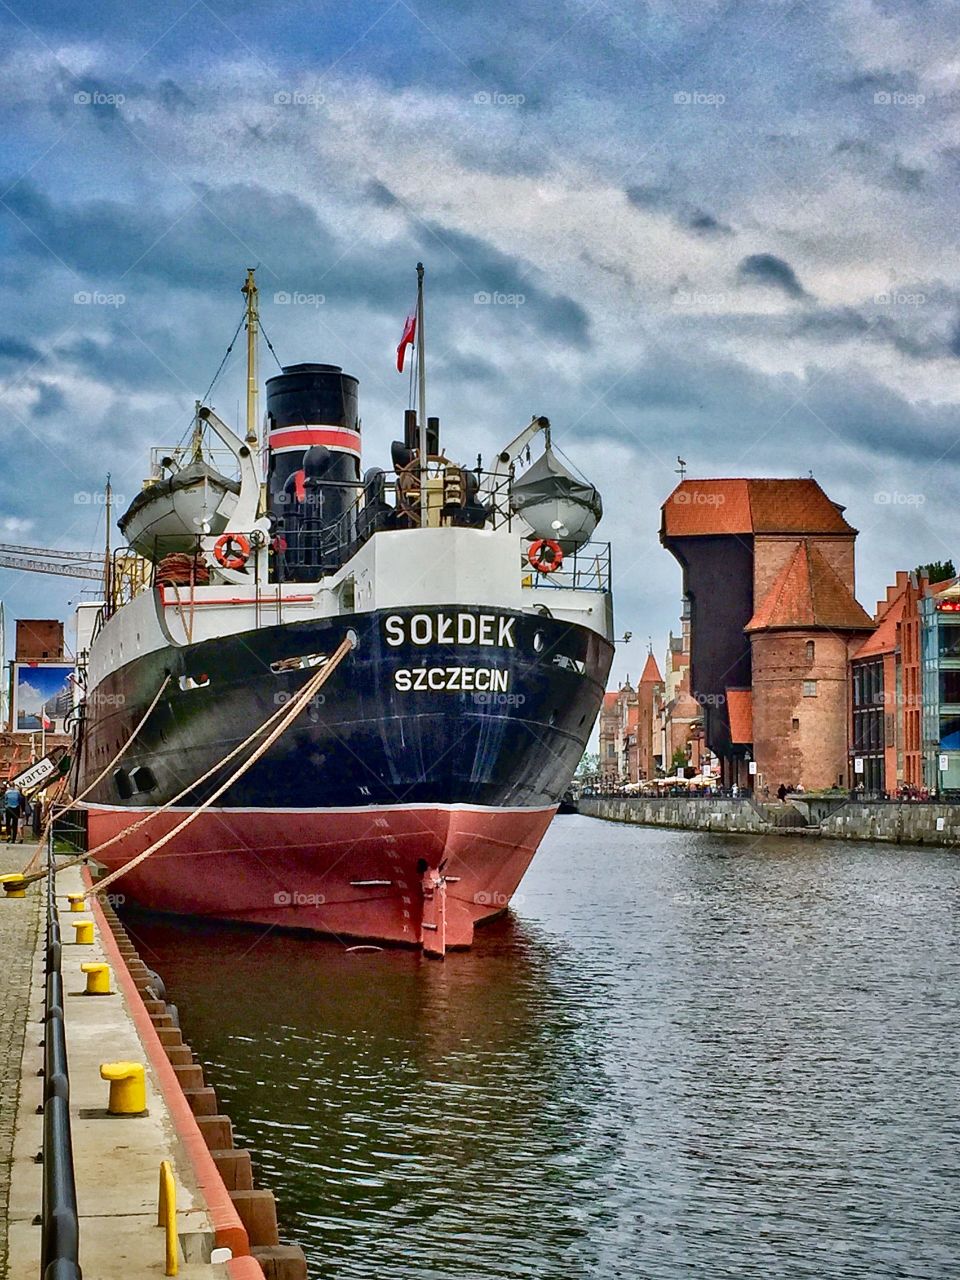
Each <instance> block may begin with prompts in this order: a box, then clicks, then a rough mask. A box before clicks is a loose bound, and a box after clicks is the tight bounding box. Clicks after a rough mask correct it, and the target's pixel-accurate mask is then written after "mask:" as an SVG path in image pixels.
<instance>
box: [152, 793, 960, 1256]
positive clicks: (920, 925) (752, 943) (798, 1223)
mask: <svg viewBox="0 0 960 1280" xmlns="http://www.w3.org/2000/svg"><path fill="white" fill-rule="evenodd" d="M958 887H960V863H958V861H957V860H956V858H955V857H954V856H953V855H951V854H949V853H945V852H933V851H927V852H921V851H910V852H908V851H902V850H896V849H887V848H882V847H876V846H874V847H863V846H852V845H839V844H837V845H829V846H828V845H825V844H822V843H816V844H815V843H813V842H809V841H796V842H794V841H782V840H773V841H770V842H760V843H758V842H755V841H749V840H732V839H722V838H714V837H708V836H698V835H693V834H691V833H675V832H657V831H651V830H641V829H636V828H628V827H622V826H617V825H614V824H606V823H598V822H595V821H591V820H589V819H585V818H576V817H573V818H565V819H560V820H558V821H557V823H556V824H555V825H554V827H553V828H552V829H551V832H550V834H549V836H548V840H547V842H546V844H545V846H544V849H543V850H542V852H541V854H540V855H539V856H538V858H537V860H536V861H535V863H534V867H533V869H532V871H531V873H530V875H529V877H528V879H527V880H526V881H525V882H524V884H523V886H521V890H522V899H521V901H520V902H519V903H518V905H517V912H516V916H515V917H514V918H513V919H512V920H509V919H508V920H505V921H501V922H498V923H496V924H494V925H492V926H490V927H488V928H486V929H485V930H483V931H481V932H480V933H478V946H477V947H476V948H475V949H474V950H473V951H472V952H470V953H466V954H460V955H454V956H452V957H450V958H449V959H448V961H447V962H446V963H445V964H442V965H441V964H437V963H435V962H430V961H423V960H421V959H420V958H419V957H417V956H415V955H412V954H409V953H406V952H398V951H385V952H379V953H361V954H348V953H346V952H345V951H344V950H343V949H342V948H339V947H337V946H336V945H335V944H333V943H329V942H323V941H314V940H309V939H303V938H291V937H288V936H284V935H280V934H278V933H276V932H274V933H271V934H269V935H267V936H266V937H261V935H260V934H259V932H252V933H251V932H249V931H247V930H240V929H238V930H231V929H223V928H219V927H218V928H207V927H204V926H198V925H196V924H193V923H184V922H176V921H160V920H156V919H145V918H142V917H137V918H134V919H132V920H131V922H130V923H131V924H132V929H133V932H134V933H135V934H136V935H137V936H138V937H139V938H140V940H141V942H142V944H143V952H144V954H145V956H150V957H152V959H153V961H154V963H155V964H156V967H157V968H158V969H159V970H160V972H161V973H162V974H163V976H164V978H165V979H166V981H167V984H168V987H169V988H170V991H171V993H172V995H173V998H174V999H176V1000H177V1002H178V1003H179V1005H180V1009H181V1018H182V1022H183V1025H184V1031H185V1034H186V1037H187V1038H188V1039H189V1040H190V1041H191V1043H192V1044H193V1045H194V1048H195V1049H196V1050H197V1051H198V1053H199V1054H200V1055H201V1057H202V1058H203V1060H204V1061H205V1062H206V1063H207V1064H209V1067H210V1070H209V1075H210V1078H211V1080H212V1081H213V1082H214V1083H215V1084H216V1086H217V1090H218V1093H219V1095H220V1098H221V1101H222V1103H223V1106H224V1108H225V1109H226V1110H228V1111H229V1112H230V1114H231V1115H232V1116H233V1119H234V1122H235V1127H236V1130H237V1141H238V1143H243V1144H244V1145H249V1146H250V1148H251V1149H252V1150H253V1152H254V1157H255V1162H256V1164H257V1167H258V1174H259V1177H260V1179H261V1182H262V1184H263V1185H267V1186H270V1187H271V1188H272V1189H273V1190H274V1191H276V1192H277V1195H278V1200H279V1202H280V1212H281V1219H282V1221H283V1223H284V1227H285V1228H286V1230H287V1231H288V1232H289V1234H290V1235H291V1236H292V1237H294V1238H296V1239H297V1240H298V1241H299V1242H300V1243H301V1244H303V1245H304V1247H305V1248H306V1249H307V1251H308V1254H309V1256H310V1258H311V1266H312V1274H314V1275H317V1276H336V1277H343V1278H344V1280H346V1277H351V1278H353V1277H357V1278H365V1277H376V1278H377V1280H383V1278H384V1277H388V1276H392V1275H397V1276H405V1275H407V1274H409V1273H413V1272H414V1271H415V1272H416V1273H417V1274H419V1275H423V1276H425V1277H431V1278H436V1280H447V1278H448V1277H449V1278H450V1280H452V1278H453V1277H455V1276H456V1277H474V1276H476V1277H487V1276H490V1277H494V1276H496V1277H579V1276H598V1277H611V1278H612V1277H620V1276H624V1277H627V1276H629V1277H631V1278H632V1277H636V1276H644V1277H647V1276H649V1277H656V1278H658V1280H659V1278H660V1277H670V1278H671V1280H672V1278H673V1277H680V1276H688V1275H690V1274H702V1275H704V1276H709V1277H713V1276H717V1277H725V1276H730V1277H753V1276H756V1277H767V1276H789V1277H793V1276H796V1277H801V1276H828V1277H833V1276H836V1277H848V1276H849V1277H858V1278H859V1277H863V1276H868V1275H869V1276H889V1277H894V1276H917V1277H934V1276H936V1277H940V1276H943V1277H946V1276H952V1275H954V1274H955V1273H956V1267H955V1265H954V1262H953V1257H952V1255H953V1253H954V1252H955V1250H954V1248H953V1241H952V1237H953V1236H955V1235H956V1232H957V1229H958V1228H960V1213H958V1209H960V1187H958V1169H957V1162H956V1159H955V1157H954V1155H953V1151H952V1139H953V1138H954V1137H955V1136H956V1130H957V1127H958V1106H957V1083H958V1072H957V1069H956V1067H955V1065H954V1056H955V1055H954V1053H953V1041H954V1038H955V1028H956V1015H957V1005H958V999H960V997H958V994H957V993H958V990H960V983H958V979H960V961H958V958H957V956H958V952H957V948H956V943H957V937H956V928H957V921H956V909H955V904H956V901H957V889H958Z"/></svg>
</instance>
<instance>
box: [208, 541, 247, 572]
mask: <svg viewBox="0 0 960 1280" xmlns="http://www.w3.org/2000/svg"><path fill="white" fill-rule="evenodd" d="M213 554H214V556H215V557H216V559H217V563H218V564H222V565H223V567H224V568H225V569H242V568H243V566H244V565H245V564H246V563H247V558H248V557H249V555H250V543H249V541H248V539H247V538H245V537H244V536H243V534H242V533H224V534H221V536H220V537H219V538H218V539H217V542H216V546H215V547H214V548H213Z"/></svg>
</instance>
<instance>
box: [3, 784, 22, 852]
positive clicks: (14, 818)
mask: <svg viewBox="0 0 960 1280" xmlns="http://www.w3.org/2000/svg"><path fill="white" fill-rule="evenodd" d="M25 803H26V801H25V799H24V795H23V792H22V791H21V790H20V788H19V787H18V786H16V785H14V784H11V785H10V786H8V787H7V789H6V791H5V792H4V796H3V805H4V809H5V810H6V819H7V844H16V842H17V832H18V831H19V829H20V817H21V815H22V813H23V807H24V804H25Z"/></svg>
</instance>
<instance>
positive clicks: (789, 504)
mask: <svg viewBox="0 0 960 1280" xmlns="http://www.w3.org/2000/svg"><path fill="white" fill-rule="evenodd" d="M662 513H663V524H662V528H663V533H664V535H665V536H666V537H672V538H689V537H707V536H710V535H720V534H737V533H742V534H747V535H749V534H753V533H821V534H824V533H854V532H856V531H855V530H854V528H853V527H852V525H850V524H848V523H847V521H846V520H845V519H844V517H843V511H842V508H841V507H838V506H837V504H836V503H835V502H831V500H830V499H829V498H828V497H827V495H826V494H825V493H824V491H823V490H822V489H821V488H820V486H819V485H818V484H817V482H816V480H813V479H806V480H746V479H740V480H681V482H680V483H679V484H678V485H677V487H676V488H675V489H674V491H673V493H671V494H670V496H669V498H667V500H666V502H665V503H664V504H663V508H662Z"/></svg>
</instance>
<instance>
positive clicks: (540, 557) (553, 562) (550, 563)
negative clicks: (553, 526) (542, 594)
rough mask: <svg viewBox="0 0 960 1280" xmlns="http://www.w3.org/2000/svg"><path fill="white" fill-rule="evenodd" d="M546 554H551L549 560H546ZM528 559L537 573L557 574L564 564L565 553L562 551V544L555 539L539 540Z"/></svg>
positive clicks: (529, 553) (530, 551)
mask: <svg viewBox="0 0 960 1280" xmlns="http://www.w3.org/2000/svg"><path fill="white" fill-rule="evenodd" d="M544 552H549V554H550V558H549V560H548V559H546V558H545V556H544ZM527 559H528V560H529V561H530V563H531V564H532V565H533V567H534V569H536V571H537V573H556V571H557V570H558V569H559V568H560V566H561V565H562V564H563V552H562V551H561V550H560V543H559V542H557V541H555V539H553V538H538V539H537V540H536V542H534V543H533V544H532V545H531V547H530V550H529V551H528V552H527Z"/></svg>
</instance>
